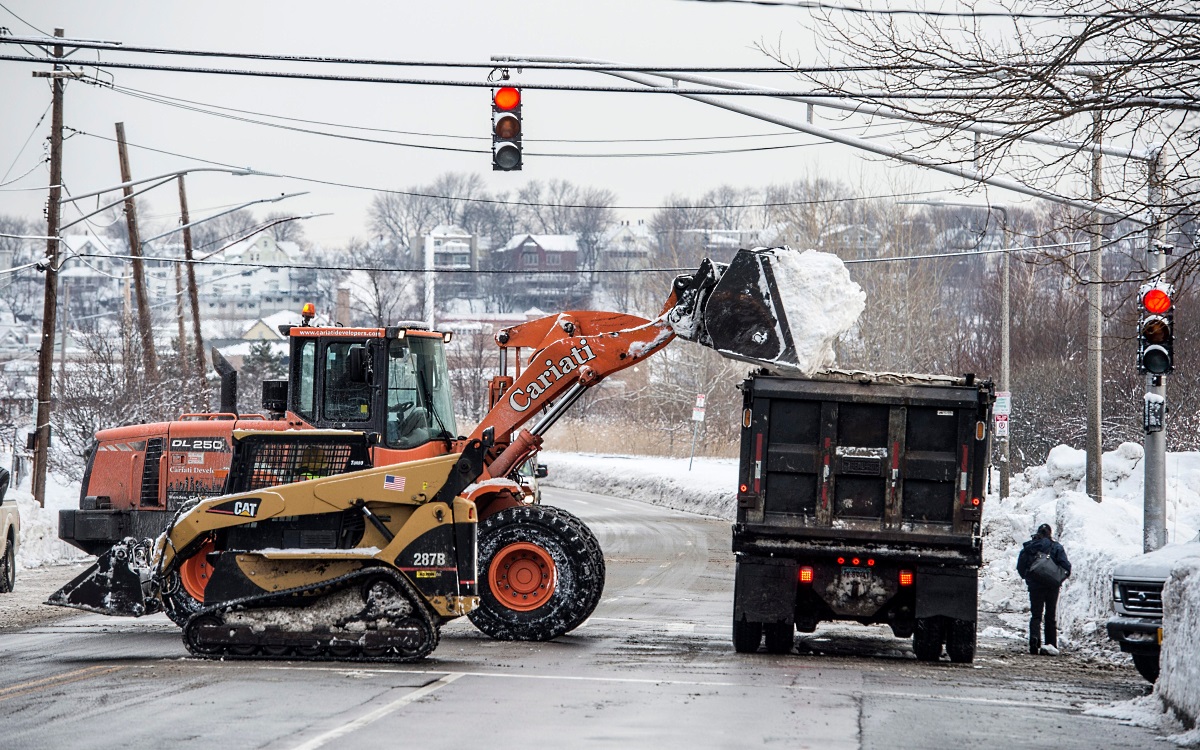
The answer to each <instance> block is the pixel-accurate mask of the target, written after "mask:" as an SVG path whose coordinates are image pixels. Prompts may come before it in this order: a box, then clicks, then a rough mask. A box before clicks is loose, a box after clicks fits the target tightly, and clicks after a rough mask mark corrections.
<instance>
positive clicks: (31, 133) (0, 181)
mask: <svg viewBox="0 0 1200 750" xmlns="http://www.w3.org/2000/svg"><path fill="white" fill-rule="evenodd" d="M6 10H7V9H6ZM53 105H54V103H53V102H51V103H50V104H47V105H46V109H45V110H44V111H43V112H42V116H41V117H39V118H38V121H37V122H35V123H34V124H33V130H31V131H29V136H28V137H27V138H26V139H25V142H24V143H22V144H21V149H20V150H19V151H17V155H16V156H14V157H13V160H12V164H9V165H8V169H7V170H6V171H5V172H4V176H3V177H0V187H3V186H4V185H8V184H10V183H7V182H4V180H7V179H8V176H9V175H10V174H12V170H13V167H15V166H17V161H18V160H19V159H20V158H21V154H23V153H25V147H26V146H28V145H29V142H30V141H31V140H33V136H34V135H35V134H36V133H37V131H38V128H40V127H41V126H42V121H43V120H45V119H46V115H47V114H48V113H49V112H50V107H52V106H53ZM32 171H33V170H30V172H32ZM25 174H29V172H26V173H25ZM24 176H25V175H21V177H24ZM17 179H18V180H19V179H21V178H20V177H18V178H17ZM13 182H16V180H13Z"/></svg>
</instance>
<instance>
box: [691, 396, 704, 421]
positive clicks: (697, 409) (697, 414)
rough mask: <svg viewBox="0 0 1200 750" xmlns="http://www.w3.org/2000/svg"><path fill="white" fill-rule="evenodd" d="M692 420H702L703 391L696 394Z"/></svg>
mask: <svg viewBox="0 0 1200 750" xmlns="http://www.w3.org/2000/svg"><path fill="white" fill-rule="evenodd" d="M692 421H693V422H703V421H704V394H703V393H697V394H696V405H695V406H693V407H692Z"/></svg>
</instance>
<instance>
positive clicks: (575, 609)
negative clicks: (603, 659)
mask: <svg viewBox="0 0 1200 750" xmlns="http://www.w3.org/2000/svg"><path fill="white" fill-rule="evenodd" d="M572 521H574V522H572ZM581 528H582V529H586V527H584V526H583V524H582V522H580V521H578V519H575V517H574V516H571V515H570V514H569V513H567V512H566V511H563V510H561V509H558V508H554V507H551V506H538V505H524V506H516V507H512V508H505V509H504V510H502V511H500V512H499V513H494V514H492V515H490V516H488V517H487V518H485V519H484V520H483V522H482V523H480V524H479V576H478V585H479V596H480V604H479V607H478V608H477V609H475V611H473V612H471V613H470V615H468V617H469V618H470V619H471V622H472V623H473V624H474V625H475V627H477V628H479V629H480V630H481V631H483V632H484V633H485V634H487V635H489V636H491V637H492V638H495V639H497V640H504V641H548V640H550V639H552V638H557V637H558V636H560V635H562V634H564V633H567V632H569V631H571V630H572V629H574V628H575V627H577V626H578V625H579V624H580V623H582V622H583V620H584V618H586V617H587V615H588V614H590V612H591V610H592V609H594V608H595V606H596V604H597V603H598V602H599V600H600V594H601V593H602V592H603V590H604V569H603V568H602V567H601V568H599V569H597V565H596V555H595V553H594V552H593V550H592V549H591V547H590V546H589V544H588V540H587V539H586V538H585V535H584V534H583V533H582V532H581ZM588 534H589V535H590V532H588ZM598 546H599V545H597V548H598Z"/></svg>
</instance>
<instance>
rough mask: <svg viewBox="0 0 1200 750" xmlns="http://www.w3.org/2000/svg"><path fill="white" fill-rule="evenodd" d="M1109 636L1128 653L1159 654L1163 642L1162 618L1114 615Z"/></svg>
mask: <svg viewBox="0 0 1200 750" xmlns="http://www.w3.org/2000/svg"><path fill="white" fill-rule="evenodd" d="M1107 627H1108V637H1109V638H1111V639H1112V640H1114V641H1116V642H1117V643H1118V644H1120V646H1121V650H1122V651H1124V652H1125V653H1128V654H1157V653H1158V652H1159V648H1160V647H1161V644H1162V620H1161V619H1159V618H1157V617H1121V616H1118V617H1114V618H1112V619H1111V620H1109V621H1108V626H1107Z"/></svg>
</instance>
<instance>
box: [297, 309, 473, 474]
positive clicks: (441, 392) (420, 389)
mask: <svg viewBox="0 0 1200 750" xmlns="http://www.w3.org/2000/svg"><path fill="white" fill-rule="evenodd" d="M289 334H290V337H291V340H292V358H291V373H290V374H291V377H290V380H291V384H292V386H291V387H290V388H289V394H288V409H289V411H291V412H292V413H294V414H295V415H296V416H298V417H300V418H301V419H303V420H304V421H305V422H307V423H309V424H311V425H312V426H314V427H318V428H332V429H349V430H362V431H364V432H368V433H374V434H375V435H376V436H377V437H376V438H374V440H375V441H376V445H378V446H380V447H383V448H389V449H392V450H411V449H414V448H419V447H421V446H423V445H425V444H427V443H430V442H432V441H442V440H447V439H450V440H453V439H454V438H455V436H456V435H457V429H458V427H457V424H456V423H455V420H454V403H453V400H452V398H451V393H450V373H449V368H448V367H447V364H446V339H447V338H448V336H447V335H444V334H442V333H439V332H437V331H429V330H424V329H418V328H411V327H394V328H360V329H356V328H309V327H297V328H293V329H291V330H290V331H289Z"/></svg>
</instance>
